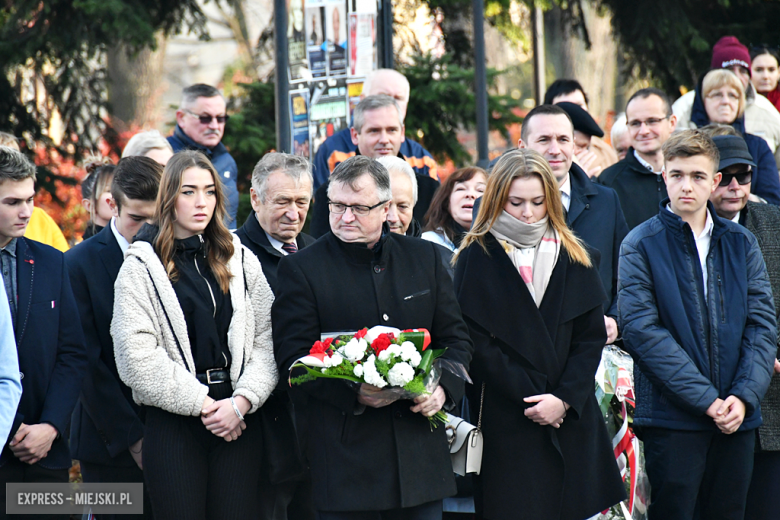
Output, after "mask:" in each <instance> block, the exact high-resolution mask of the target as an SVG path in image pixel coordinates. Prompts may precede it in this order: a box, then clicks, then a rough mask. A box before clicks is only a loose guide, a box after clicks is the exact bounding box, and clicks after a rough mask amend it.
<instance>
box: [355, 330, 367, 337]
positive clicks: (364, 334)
mask: <svg viewBox="0 0 780 520" xmlns="http://www.w3.org/2000/svg"><path fill="white" fill-rule="evenodd" d="M366 334H368V329H365V328H364V329H361V330H359V331H357V333H356V334H355V339H363V338H365V337H366Z"/></svg>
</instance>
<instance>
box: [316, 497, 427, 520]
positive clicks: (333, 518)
mask: <svg viewBox="0 0 780 520" xmlns="http://www.w3.org/2000/svg"><path fill="white" fill-rule="evenodd" d="M441 516H442V511H441V500H435V501H433V502H428V503H425V504H421V505H419V506H415V507H404V508H400V509H391V510H389V511H338V512H334V511H317V520H441Z"/></svg>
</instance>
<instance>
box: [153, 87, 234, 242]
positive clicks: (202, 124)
mask: <svg viewBox="0 0 780 520" xmlns="http://www.w3.org/2000/svg"><path fill="white" fill-rule="evenodd" d="M225 109H226V105H225V99H224V98H223V97H222V94H220V93H219V90H217V89H215V88H214V87H212V86H210V85H204V84H203V83H197V84H195V85H190V86H189V87H187V88H185V89H184V90H182V92H181V104H180V105H179V109H178V110H177V111H176V128H175V129H174V131H173V135H171V136H169V137H168V142H169V143H171V146H172V147H173V152H174V153H176V152H180V151H182V150H198V151H200V152H203V153H204V154H206V157H208V158H209V160H210V161H211V164H213V165H214V168H215V169H216V170H217V172H218V173H219V178H220V180H221V181H222V186H223V187H224V189H225V197H226V198H227V200H228V208H227V210H228V211H227V220H226V222H225V225H226V226H227V227H228V228H229V229H235V228H236V212H237V211H238V188H237V187H236V177H237V176H238V166H236V161H235V160H234V159H233V157H232V156H231V155H230V153H229V152H228V150H227V148H225V145H224V144H222V136H223V135H224V133H225V124H226V123H227V120H228V116H227V114H226V112H225Z"/></svg>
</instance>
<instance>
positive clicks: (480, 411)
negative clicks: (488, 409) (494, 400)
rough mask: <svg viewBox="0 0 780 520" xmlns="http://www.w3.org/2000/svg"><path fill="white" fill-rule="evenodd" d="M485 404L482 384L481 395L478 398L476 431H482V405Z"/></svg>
mask: <svg viewBox="0 0 780 520" xmlns="http://www.w3.org/2000/svg"><path fill="white" fill-rule="evenodd" d="M484 403H485V383H482V395H481V396H480V397H479V420H478V421H477V429H478V430H479V431H482V405H483V404H484Z"/></svg>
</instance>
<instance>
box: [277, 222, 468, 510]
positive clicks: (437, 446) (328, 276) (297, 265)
mask: <svg viewBox="0 0 780 520" xmlns="http://www.w3.org/2000/svg"><path fill="white" fill-rule="evenodd" d="M278 281H279V284H278V285H279V288H278V290H277V293H276V296H277V298H276V301H275V302H274V306H273V310H272V317H273V323H274V351H275V354H276V361H277V363H278V365H279V372H280V373H281V374H282V375H281V377H282V378H285V377H286V375H287V374H288V373H289V369H290V366H291V365H292V363H293V362H294V361H295V360H297V359H299V358H300V357H302V356H304V355H306V354H307V353H308V352H309V349H310V348H311V346H312V345H313V344H314V342H315V341H317V340H319V339H320V334H322V333H325V332H336V331H354V330H358V329H361V328H363V327H372V326H374V325H387V326H392V327H398V328H400V329H407V328H426V329H428V330H429V331H430V333H431V338H432V347H433V348H447V352H446V353H445V354H444V356H445V357H446V358H449V359H452V360H453V361H457V362H460V363H462V364H463V365H464V366H465V367H466V368H468V364H469V362H470V360H471V354H472V345H471V340H470V339H469V336H468V329H467V327H466V324H465V323H464V322H463V318H462V317H461V313H460V307H459V306H458V303H457V301H456V300H455V293H454V291H453V288H452V280H451V279H450V276H449V275H448V273H447V271H446V270H445V268H444V265H443V264H442V261H441V256H440V253H439V250H438V248H436V246H435V244H432V243H430V242H426V241H424V240H421V239H417V238H410V237H405V236H402V235H397V234H394V233H387V234H386V235H385V236H384V237H383V239H382V245H381V248H380V249H379V251H377V252H375V251H372V250H369V249H368V248H366V246H365V244H347V243H344V242H342V241H340V240H339V239H338V238H337V237H336V236H335V235H334V234H333V233H328V234H327V235H325V236H324V237H322V238H321V239H319V240H318V241H317V242H315V243H314V244H312V245H311V246H309V247H307V248H306V249H304V250H303V251H301V252H299V253H296V254H294V255H290V256H287V257H285V258H283V259H282V261H281V262H280V263H279V280H278ZM441 385H442V387H443V388H444V389H445V390H446V391H447V393H448V395H449V397H450V398H452V399H453V400H454V401H455V402H457V401H459V399H460V396H461V395H462V393H463V386H464V383H463V381H462V380H459V379H457V378H454V376H453V377H452V378H445V377H443V378H442V381H441ZM290 392H291V393H297V394H299V395H300V394H303V395H305V396H306V397H308V403H307V406H306V414H307V424H308V427H307V429H306V432H305V433H306V434H307V435H308V442H307V453H308V458H309V463H310V465H311V475H312V484H313V490H314V497H313V498H314V506H315V508H316V509H318V510H324V511H361V510H365V511H368V510H385V509H395V508H399V507H411V506H415V505H419V504H423V503H425V502H430V501H433V500H438V499H441V498H444V497H448V496H452V495H453V494H455V491H456V489H455V479H454V476H453V473H452V464H451V462H450V457H449V450H448V448H447V440H446V435H445V432H444V428H442V427H439V428H436V429H433V430H431V428H430V426H429V423H428V420H427V419H426V418H425V417H423V416H422V415H420V414H417V413H412V412H411V411H410V410H409V408H410V407H411V406H412V403H411V401H408V400H402V401H396V402H395V403H393V404H391V405H389V406H386V407H383V408H370V407H368V408H366V409H365V410H363V411H362V413H360V412H361V407H360V406H358V403H357V394H356V392H355V391H354V390H353V389H352V388H351V387H350V386H349V385H348V384H346V382H345V381H337V380H323V379H320V380H317V381H314V382H309V383H305V384H303V385H301V386H294V387H293V388H292V389H291V390H290ZM358 414H359V415H358ZM347 481H348V482H349V485H345V482H347Z"/></svg>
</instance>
